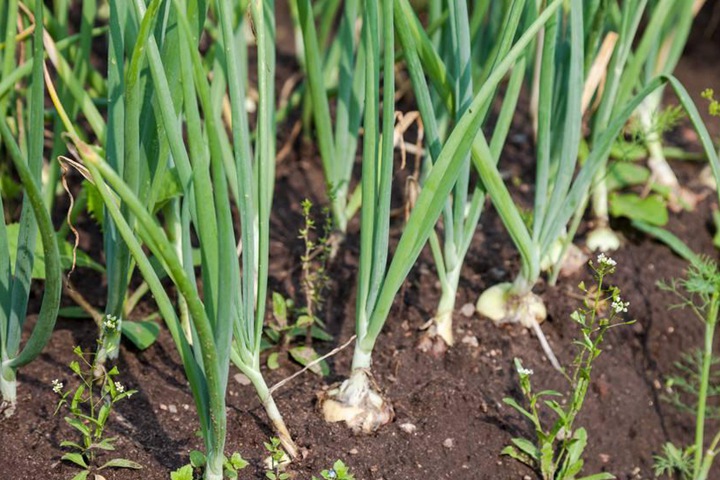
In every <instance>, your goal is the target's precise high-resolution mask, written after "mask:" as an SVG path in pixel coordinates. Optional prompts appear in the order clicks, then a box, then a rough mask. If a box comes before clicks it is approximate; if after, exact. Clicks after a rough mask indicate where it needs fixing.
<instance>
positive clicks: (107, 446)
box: [91, 437, 117, 451]
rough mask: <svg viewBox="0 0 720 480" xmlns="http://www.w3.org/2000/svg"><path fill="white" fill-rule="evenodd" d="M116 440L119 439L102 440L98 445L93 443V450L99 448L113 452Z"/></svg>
mask: <svg viewBox="0 0 720 480" xmlns="http://www.w3.org/2000/svg"><path fill="white" fill-rule="evenodd" d="M115 440H117V437H113V438H106V439H104V440H101V441H99V442H97V443H93V444H92V445H91V447H93V448H99V449H100V450H107V451H112V450H115V446H114V445H113V443H114V442H115Z"/></svg>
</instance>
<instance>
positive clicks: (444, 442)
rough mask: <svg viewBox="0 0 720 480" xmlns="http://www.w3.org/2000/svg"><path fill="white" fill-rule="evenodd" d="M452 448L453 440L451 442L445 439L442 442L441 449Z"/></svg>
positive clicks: (450, 439)
mask: <svg viewBox="0 0 720 480" xmlns="http://www.w3.org/2000/svg"><path fill="white" fill-rule="evenodd" d="M454 446H455V440H453V439H452V438H446V439H445V440H444V441H443V447H445V448H453V447H454Z"/></svg>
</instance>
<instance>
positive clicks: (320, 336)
mask: <svg viewBox="0 0 720 480" xmlns="http://www.w3.org/2000/svg"><path fill="white" fill-rule="evenodd" d="M310 334H311V335H312V338H314V339H315V340H320V341H322V342H332V341H333V336H332V335H330V334H329V333H327V332H326V331H325V330H323V329H322V328H320V327H318V326H315V325H313V326H312V327H311V328H310Z"/></svg>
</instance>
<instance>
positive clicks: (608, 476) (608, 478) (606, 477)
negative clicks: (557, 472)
mask: <svg viewBox="0 0 720 480" xmlns="http://www.w3.org/2000/svg"><path fill="white" fill-rule="evenodd" d="M614 478H616V477H615V475H613V474H612V473H607V472H603V473H596V474H594V475H590V476H587V477H582V478H578V480H613V479H614Z"/></svg>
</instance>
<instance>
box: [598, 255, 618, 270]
mask: <svg viewBox="0 0 720 480" xmlns="http://www.w3.org/2000/svg"><path fill="white" fill-rule="evenodd" d="M597 261H598V263H599V264H601V265H606V266H608V267H614V266H616V265H617V262H616V261H615V260H613V259H612V258H610V257H608V256H607V255H605V254H604V253H601V254H600V255H598V256H597Z"/></svg>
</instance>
